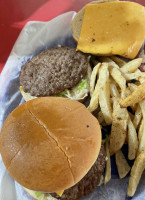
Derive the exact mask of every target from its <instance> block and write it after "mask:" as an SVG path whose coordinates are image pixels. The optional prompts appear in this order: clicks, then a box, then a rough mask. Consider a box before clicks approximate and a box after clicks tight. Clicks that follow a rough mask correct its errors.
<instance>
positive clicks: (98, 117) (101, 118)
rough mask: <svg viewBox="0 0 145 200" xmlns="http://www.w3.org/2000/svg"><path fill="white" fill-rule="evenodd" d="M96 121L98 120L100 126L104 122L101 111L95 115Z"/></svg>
mask: <svg viewBox="0 0 145 200" xmlns="http://www.w3.org/2000/svg"><path fill="white" fill-rule="evenodd" d="M97 119H98V121H99V123H100V124H102V123H103V122H104V117H103V114H102V111H101V110H100V111H99V112H98V113H97Z"/></svg>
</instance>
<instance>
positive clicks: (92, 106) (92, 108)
mask: <svg viewBox="0 0 145 200" xmlns="http://www.w3.org/2000/svg"><path fill="white" fill-rule="evenodd" d="M98 105H99V91H98V82H97V84H96V86H95V90H94V92H93V95H92V98H91V101H90V104H89V106H88V110H89V111H90V112H93V111H95V110H96V109H97V108H98Z"/></svg>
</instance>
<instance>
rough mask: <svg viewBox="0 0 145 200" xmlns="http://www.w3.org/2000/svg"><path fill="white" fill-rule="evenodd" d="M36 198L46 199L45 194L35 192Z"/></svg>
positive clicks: (39, 199)
mask: <svg viewBox="0 0 145 200" xmlns="http://www.w3.org/2000/svg"><path fill="white" fill-rule="evenodd" d="M34 194H35V196H36V197H37V199H38V200H42V199H43V198H44V193H42V192H35V191H34Z"/></svg>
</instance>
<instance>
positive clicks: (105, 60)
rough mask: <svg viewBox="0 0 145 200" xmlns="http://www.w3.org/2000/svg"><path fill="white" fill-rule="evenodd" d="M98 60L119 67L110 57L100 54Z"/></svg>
mask: <svg viewBox="0 0 145 200" xmlns="http://www.w3.org/2000/svg"><path fill="white" fill-rule="evenodd" d="M98 60H99V61H100V62H106V63H108V66H112V67H115V68H117V69H119V66H118V65H117V64H116V63H115V62H114V61H113V60H111V59H110V57H107V56H100V57H98Z"/></svg>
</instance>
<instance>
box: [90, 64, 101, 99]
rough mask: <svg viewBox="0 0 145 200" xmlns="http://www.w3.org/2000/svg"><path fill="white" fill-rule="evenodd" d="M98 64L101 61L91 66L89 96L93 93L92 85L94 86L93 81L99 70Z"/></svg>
mask: <svg viewBox="0 0 145 200" xmlns="http://www.w3.org/2000/svg"><path fill="white" fill-rule="evenodd" d="M100 66H101V63H98V64H97V65H96V66H95V67H94V68H93V71H92V74H91V79H90V96H92V95H93V92H94V87H95V81H96V77H97V73H98V71H99V68H100Z"/></svg>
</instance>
